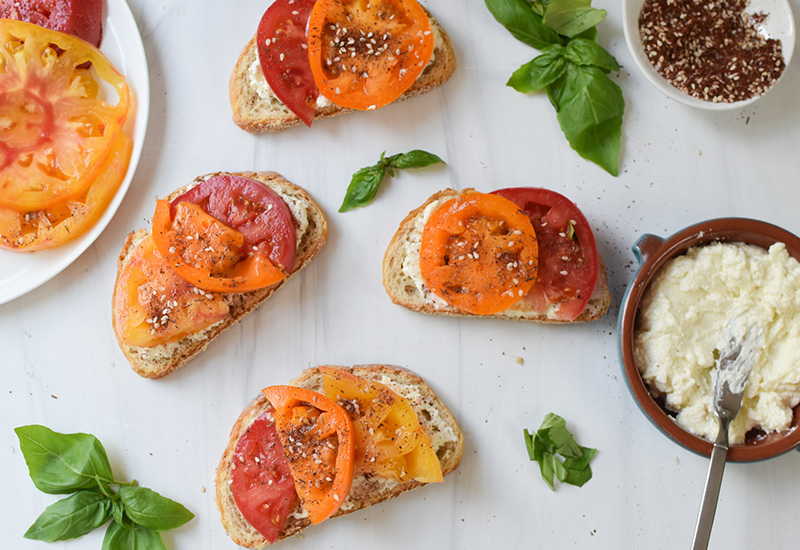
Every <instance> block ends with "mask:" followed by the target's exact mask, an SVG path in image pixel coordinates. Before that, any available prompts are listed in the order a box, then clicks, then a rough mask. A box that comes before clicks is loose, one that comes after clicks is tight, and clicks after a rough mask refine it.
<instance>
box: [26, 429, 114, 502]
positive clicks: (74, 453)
mask: <svg viewBox="0 0 800 550" xmlns="http://www.w3.org/2000/svg"><path fill="white" fill-rule="evenodd" d="M14 431H15V432H16V433H17V437H19V446H20V449H21V450H22V454H23V456H24V457H25V462H26V464H27V465H28V470H29V471H30V475H31V479H32V480H33V484H34V485H36V488H37V489H39V490H40V491H43V492H45V493H50V494H64V493H71V492H73V491H77V490H80V489H98V490H99V486H98V482H100V483H103V484H109V483H113V477H112V475H111V465H110V464H109V463H108V456H107V455H106V450H105V449H104V448H103V444H102V443H100V441H99V440H98V439H97V438H96V437H95V436H93V435H90V434H84V433H74V434H61V433H58V432H54V431H52V430H51V429H49V428H46V427H44V426H39V425H31V426H20V427H19V428H16V429H15V430H14Z"/></svg>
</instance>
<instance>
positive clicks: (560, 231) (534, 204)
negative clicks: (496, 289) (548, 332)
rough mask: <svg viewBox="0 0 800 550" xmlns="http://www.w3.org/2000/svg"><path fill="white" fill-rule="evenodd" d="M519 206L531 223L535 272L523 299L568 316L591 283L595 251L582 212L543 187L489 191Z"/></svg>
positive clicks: (540, 308)
mask: <svg viewBox="0 0 800 550" xmlns="http://www.w3.org/2000/svg"><path fill="white" fill-rule="evenodd" d="M493 193H494V194H496V195H499V196H502V197H505V198H507V199H508V200H510V201H513V202H514V203H515V204H517V205H518V206H519V208H521V209H522V210H524V211H525V213H526V214H527V215H528V217H529V218H530V220H531V222H532V223H533V227H534V228H535V229H536V236H537V240H538V243H539V275H538V277H537V279H536V283H535V284H534V285H533V287H532V288H531V289H530V291H529V292H528V294H527V296H526V300H527V301H528V302H529V303H530V304H531V305H532V306H533V307H534V309H535V310H536V311H537V312H540V313H546V312H548V310H549V309H552V312H553V316H554V317H555V318H556V319H559V320H562V321H572V320H574V319H575V318H576V317H578V315H580V313H581V312H582V311H583V310H584V309H585V308H586V304H588V303H589V299H590V298H591V296H592V293H593V292H594V288H595V286H596V285H597V277H598V272H599V269H600V256H599V255H598V253H597V245H596V243H595V239H594V233H593V232H592V228H591V227H590V226H589V222H588V221H586V217H585V216H584V215H583V213H582V212H581V211H580V210H579V209H578V207H577V206H575V204H574V203H573V202H572V201H570V200H569V199H568V198H566V197H565V196H563V195H561V194H560V193H556V192H555V191H551V190H549V189H541V188H534V187H516V188H510V189H500V190H498V191H494V192H493Z"/></svg>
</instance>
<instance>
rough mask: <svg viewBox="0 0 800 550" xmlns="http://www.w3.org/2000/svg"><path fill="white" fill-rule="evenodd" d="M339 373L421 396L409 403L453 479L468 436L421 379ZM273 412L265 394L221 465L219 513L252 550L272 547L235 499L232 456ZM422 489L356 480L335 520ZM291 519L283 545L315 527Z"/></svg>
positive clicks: (308, 383) (374, 370)
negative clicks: (444, 435)
mask: <svg viewBox="0 0 800 550" xmlns="http://www.w3.org/2000/svg"><path fill="white" fill-rule="evenodd" d="M336 368H338V369H342V370H345V371H348V372H351V373H353V374H355V375H356V376H360V377H363V378H367V379H370V380H375V381H378V382H381V383H384V384H386V385H388V386H389V387H390V388H392V389H393V390H394V391H395V392H397V393H399V394H400V395H403V392H402V391H398V390H399V389H401V388H403V387H405V388H413V390H414V391H415V392H418V393H419V398H414V399H409V402H410V403H411V406H412V407H413V408H414V410H415V412H417V417H418V418H419V420H420V424H421V425H422V427H423V429H424V430H425V432H426V433H427V434H428V437H429V438H430V439H431V443H432V444H433V445H434V450H436V451H437V456H438V457H439V462H440V464H441V467H442V475H447V474H450V473H452V472H453V471H454V470H455V469H456V468H457V467H458V465H459V464H460V463H461V458H462V456H463V454H464V434H463V432H462V431H461V429H460V427H459V426H458V423H457V422H456V420H455V418H454V417H453V415H452V414H451V413H450V411H449V410H448V409H447V407H446V406H445V405H444V403H442V401H441V400H440V399H439V398H438V397H437V396H436V394H435V393H434V392H433V390H432V389H431V388H430V386H428V384H426V383H425V382H424V381H423V380H422V378H420V377H419V376H418V375H417V374H415V373H413V372H412V371H410V370H408V369H405V368H402V367H397V366H394V365H356V366H354V367H340V366H337V367H336ZM321 380H322V378H321V374H320V371H319V368H317V367H314V368H310V369H306V370H304V371H303V372H302V373H301V374H300V376H298V377H297V378H295V379H294V380H292V381H291V382H290V385H294V386H299V387H303V388H308V389H312V390H315V391H320V390H321V389H322V381H321ZM404 397H406V398H407V399H408V397H407V396H405V395H404ZM268 408H269V401H267V398H266V397H265V396H264V395H263V394H260V395H259V396H258V397H256V398H255V399H253V400H252V401H251V402H250V404H248V406H247V407H246V408H245V410H244V411H242V413H241V415H240V416H239V418H238V419H237V420H236V422H235V423H234V425H233V428H232V429H231V434H230V438H229V440H228V445H227V447H226V448H225V452H224V453H223V455H222V458H221V460H220V462H219V466H218V467H217V470H216V476H215V487H216V498H217V508H218V509H219V512H220V518H221V520H222V525H223V527H224V528H225V530H226V531H227V532H228V534H229V535H230V537H231V540H232V541H233V542H235V543H236V544H238V545H240V546H244V547H247V548H263V547H265V546H268V545H269V542H267V540H266V539H265V538H264V537H262V536H261V535H260V534H259V533H258V532H257V531H256V530H255V529H253V528H252V527H251V526H250V524H248V523H247V521H246V520H245V519H244V517H243V516H242V514H241V512H240V511H239V508H238V507H237V506H236V502H235V500H234V499H233V494H232V492H231V490H230V483H231V472H232V461H233V453H234V450H235V449H236V444H237V443H238V441H239V438H240V437H241V436H242V434H244V432H245V431H246V430H247V429H248V428H249V427H250V425H251V424H252V423H253V421H254V420H255V419H256V418H258V417H259V416H261V414H263V413H264V412H265V411H266V410H267V409H268ZM432 411H433V412H432ZM443 429H449V430H452V431H453V433H454V436H455V440H454V441H453V440H450V441H447V442H446V443H445V444H441V445H437V444H436V443H435V442H439V441H440V440H441V438H439V437H437V433H439V431H440V430H443ZM451 439H452V438H451ZM422 485H426V484H425V483H420V482H418V481H413V480H412V481H408V482H405V483H399V482H390V483H387V481H386V480H384V481H380V480H378V479H376V478H374V477H373V478H368V477H366V476H356V478H354V480H353V484H352V485H351V489H350V494H349V495H348V497H347V499H346V500H345V502H344V504H343V505H342V507H341V508H340V509H339V510H338V511H337V512H336V513H335V514H334V515H333V516H332V517H338V516H343V515H345V514H349V513H351V512H355V511H357V510H362V509H364V508H367V507H369V506H372V505H373V504H377V503H379V502H383V501H385V500H388V499H390V498H394V497H396V496H399V495H401V494H402V493H405V492H406V491H410V490H411V489H414V488H416V487H420V486H422ZM292 513H293V514H295V515H294V516H292V515H290V516H289V518H288V519H287V521H286V524H285V525H284V526H283V528H282V530H281V533H280V535H279V537H278V541H280V540H284V539H286V538H288V537H291V536H292V535H295V534H297V533H299V532H301V531H302V530H304V529H305V528H306V527H309V526H310V525H311V521H310V520H309V519H308V517H305V516H304V515H303V514H302V510H301V508H300V505H299V504H298V505H297V506H296V508H295V510H294V511H293V512H292ZM276 542H277V541H276Z"/></svg>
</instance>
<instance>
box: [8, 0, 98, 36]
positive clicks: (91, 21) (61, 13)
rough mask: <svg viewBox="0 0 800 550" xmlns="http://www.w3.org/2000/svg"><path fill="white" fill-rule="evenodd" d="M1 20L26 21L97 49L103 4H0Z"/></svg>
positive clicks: (57, 0)
mask: <svg viewBox="0 0 800 550" xmlns="http://www.w3.org/2000/svg"><path fill="white" fill-rule="evenodd" d="M0 18H1V19H16V20H17V21H27V22H29V23H33V24H35V25H39V26H40V27H45V28H47V29H52V30H54V31H60V32H64V33H67V34H71V35H73V36H77V37H78V38H81V39H83V40H86V41H87V42H88V43H90V44H92V45H94V46H96V47H99V46H100V41H101V39H102V37H103V0H0Z"/></svg>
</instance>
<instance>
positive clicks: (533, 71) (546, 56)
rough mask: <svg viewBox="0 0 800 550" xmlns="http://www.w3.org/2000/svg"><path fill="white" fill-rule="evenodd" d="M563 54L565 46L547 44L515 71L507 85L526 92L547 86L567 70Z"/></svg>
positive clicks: (536, 90)
mask: <svg viewBox="0 0 800 550" xmlns="http://www.w3.org/2000/svg"><path fill="white" fill-rule="evenodd" d="M563 55H564V47H563V46H561V45H560V44H553V45H552V46H547V47H546V48H545V49H543V50H542V54H541V55H539V56H538V57H536V58H534V59H533V61H531V62H529V63H526V64H525V65H523V66H522V67H520V68H519V69H517V70H516V71H514V74H512V75H511V78H510V79H509V80H508V82H507V83H506V86H511V87H512V88H514V89H515V90H516V91H518V92H522V93H524V94H526V93H530V92H538V91H539V90H542V89H544V88H546V87H547V86H549V85H550V84H552V83H553V82H554V81H556V80H558V79H559V78H561V76H562V75H563V74H564V73H565V72H566V70H567V61H566V60H565V59H564V57H563Z"/></svg>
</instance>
